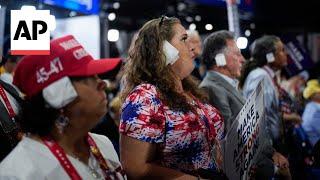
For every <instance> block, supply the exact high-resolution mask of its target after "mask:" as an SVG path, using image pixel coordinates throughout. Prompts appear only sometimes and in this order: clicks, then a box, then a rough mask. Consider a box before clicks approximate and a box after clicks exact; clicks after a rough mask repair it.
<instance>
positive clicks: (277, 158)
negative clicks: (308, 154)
mask: <svg viewBox="0 0 320 180" xmlns="http://www.w3.org/2000/svg"><path fill="white" fill-rule="evenodd" d="M272 160H273V163H274V164H275V165H276V166H278V167H279V168H289V162H288V160H287V158H285V157H284V156H283V155H282V154H280V153H278V152H275V153H273V156H272Z"/></svg>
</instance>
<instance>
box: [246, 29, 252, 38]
mask: <svg viewBox="0 0 320 180" xmlns="http://www.w3.org/2000/svg"><path fill="white" fill-rule="evenodd" d="M244 35H246V36H247V37H249V36H250V35H251V31H250V30H249V29H247V30H246V31H245V32H244Z"/></svg>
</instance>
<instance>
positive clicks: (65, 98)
mask: <svg viewBox="0 0 320 180" xmlns="http://www.w3.org/2000/svg"><path fill="white" fill-rule="evenodd" d="M42 96H43V98H44V99H45V101H46V102H47V103H48V104H49V105H50V106H51V107H53V108H55V109H60V108H62V107H64V106H66V105H67V104H69V103H70V102H72V101H73V100H74V99H75V98H76V97H77V96H78V94H77V92H76V90H75V89H74V87H73V84H72V83H71V80H70V79H69V77H63V78H61V79H59V80H57V81H55V82H54V83H52V84H50V85H49V86H47V87H46V88H44V89H43V91H42Z"/></svg>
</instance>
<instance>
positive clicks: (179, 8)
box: [177, 2, 187, 11]
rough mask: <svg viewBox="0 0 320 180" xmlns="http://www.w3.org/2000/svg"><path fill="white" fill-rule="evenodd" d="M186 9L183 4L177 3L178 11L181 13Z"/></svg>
mask: <svg viewBox="0 0 320 180" xmlns="http://www.w3.org/2000/svg"><path fill="white" fill-rule="evenodd" d="M186 7H187V5H186V4H185V3H182V2H181V3H179V4H178V6H177V9H178V11H183V10H184V9H185V8H186Z"/></svg>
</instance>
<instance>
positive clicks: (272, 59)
mask: <svg viewBox="0 0 320 180" xmlns="http://www.w3.org/2000/svg"><path fill="white" fill-rule="evenodd" d="M266 59H267V62H268V63H272V62H274V60H275V58H274V54H273V53H272V52H271V53H267V54H266Z"/></svg>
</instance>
